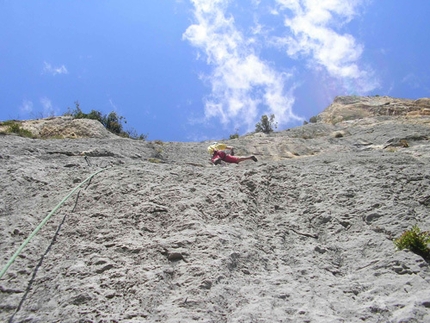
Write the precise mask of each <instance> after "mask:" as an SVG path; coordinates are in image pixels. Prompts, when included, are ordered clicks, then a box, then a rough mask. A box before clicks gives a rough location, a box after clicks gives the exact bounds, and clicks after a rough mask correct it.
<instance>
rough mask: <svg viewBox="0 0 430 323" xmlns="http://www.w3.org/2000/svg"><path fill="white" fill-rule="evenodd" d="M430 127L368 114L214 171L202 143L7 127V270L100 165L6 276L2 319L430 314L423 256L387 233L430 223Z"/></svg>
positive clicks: (3, 200) (0, 224)
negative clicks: (37, 135) (29, 132)
mask: <svg viewBox="0 0 430 323" xmlns="http://www.w3.org/2000/svg"><path fill="white" fill-rule="evenodd" d="M338 100H346V101H345V102H349V101H348V98H345V99H342V98H338ZM363 100H366V98H363ZM393 100H398V99H393ZM344 105H345V106H347V103H344ZM78 137H79V136H78ZM429 138H430V117H429V116H426V115H425V114H422V115H419V116H415V117H413V118H409V117H407V116H398V115H397V116H396V115H395V116H387V115H369V116H367V117H366V118H358V119H350V120H349V121H340V122H335V123H334V124H333V123H324V122H318V123H315V124H307V125H305V126H302V127H298V128H294V129H290V130H286V131H281V132H276V133H273V134H270V135H265V134H251V135H248V136H243V137H240V138H239V139H235V140H230V141H228V143H229V144H232V145H234V146H235V147H236V149H235V150H236V155H248V154H255V155H256V156H257V157H258V159H259V161H258V162H257V163H254V162H252V161H245V162H243V163H240V164H239V165H232V164H229V165H227V164H222V165H220V166H212V165H211V164H210V163H209V161H208V160H209V156H208V154H207V152H206V147H207V146H208V144H209V143H208V142H201V143H179V142H164V143H162V142H158V141H157V142H143V141H134V140H130V139H122V138H118V137H114V138H113V137H112V138H111V137H104V138H103V137H101V138H83V139H44V140H42V139H27V138H21V137H18V136H14V135H0V165H1V167H0V175H1V179H2V180H1V182H0V185H1V189H0V230H1V237H2V239H1V241H0V255H1V258H0V261H1V266H2V267H3V265H4V264H6V262H7V261H8V260H9V259H10V257H11V256H12V255H13V253H14V252H15V251H16V249H17V248H18V247H19V246H20V245H21V243H22V242H23V241H24V240H25V239H26V237H27V236H28V235H29V234H30V233H31V232H32V231H33V230H34V229H35V228H36V226H37V225H38V224H39V223H40V222H41V221H42V220H43V219H44V218H45V216H46V215H47V214H48V213H49V212H51V210H52V209H53V208H54V207H55V206H56V205H57V204H58V203H59V202H60V201H61V200H62V199H63V198H64V197H65V196H66V195H67V194H69V193H70V191H71V190H72V189H73V188H74V187H76V186H77V185H78V184H79V183H81V182H82V181H83V180H84V179H86V178H87V177H88V176H90V175H91V174H93V173H95V172H96V171H98V170H100V169H102V168H104V169H105V170H104V171H103V172H101V173H99V174H97V175H96V176H95V177H94V178H92V180H91V181H90V182H89V184H88V185H84V186H82V188H81V189H80V190H79V191H78V192H77V193H76V194H74V195H73V196H72V197H71V198H70V199H68V200H67V201H66V202H65V203H64V205H63V206H62V207H61V208H59V210H58V211H57V212H56V213H55V214H54V215H53V217H52V218H51V219H50V221H48V223H47V224H46V226H44V227H43V228H42V229H41V230H40V232H39V233H38V234H37V235H36V236H35V238H34V239H33V240H32V241H31V242H30V244H29V245H28V246H27V247H26V248H25V249H24V250H23V252H22V253H21V255H20V256H19V257H18V258H17V260H16V261H15V262H14V263H13V264H12V265H11V267H10V268H9V270H8V271H7V272H6V274H5V275H4V277H3V278H2V279H1V280H0V313H1V314H0V321H2V322H430V292H429V290H430V269H429V264H428V263H427V262H426V261H425V260H424V259H423V258H422V257H420V256H418V255H416V254H414V253H412V252H409V251H396V250H395V247H394V244H393V241H392V240H393V238H395V237H398V236H400V234H401V233H402V232H404V231H405V230H406V229H409V228H410V227H411V226H412V225H414V224H418V226H419V227H420V228H421V229H423V230H430V219H429V210H430V169H429V164H430V144H429V140H428V139H429Z"/></svg>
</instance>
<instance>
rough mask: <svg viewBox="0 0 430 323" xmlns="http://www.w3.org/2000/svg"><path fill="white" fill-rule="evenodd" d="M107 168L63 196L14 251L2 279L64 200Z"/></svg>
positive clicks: (1, 274)
mask: <svg viewBox="0 0 430 323" xmlns="http://www.w3.org/2000/svg"><path fill="white" fill-rule="evenodd" d="M105 169H106V168H103V169H100V170H98V171H97V172H95V173H94V174H92V175H90V176H88V177H87V178H86V179H85V180H84V181H83V182H81V183H80V184H79V185H78V186H76V187H75V188H74V189H73V190H72V191H71V192H70V193H69V194H68V195H67V196H66V197H65V198H63V200H62V201H61V202H60V203H58V205H57V206H56V207H55V208H54V209H53V210H52V211H51V212H50V213H49V214H48V215H47V216H46V217H45V218H44V219H43V221H42V222H40V224H39V225H38V226H37V228H36V229H34V231H33V232H32V233H31V234H30V235H29V236H28V238H27V239H25V241H24V242H23V243H22V244H21V246H20V247H19V248H18V250H17V251H16V252H15V253H14V255H13V256H12V258H10V260H9V261H8V263H7V264H6V266H5V267H4V268H3V269H2V271H1V272H0V279H1V278H2V277H3V275H4V274H5V273H6V271H7V270H8V268H9V267H10V265H12V263H13V262H14V261H15V259H16V257H18V255H19V254H20V253H21V251H22V250H23V249H24V248H25V246H26V245H27V244H28V243H29V242H30V240H31V239H32V238H33V237H34V236H35V235H36V234H37V232H39V230H40V229H41V228H42V227H43V226H44V225H45V223H46V222H48V220H49V219H50V218H51V216H52V215H53V214H54V213H55V212H56V211H57V210H58V209H59V208H60V206H61V205H63V203H64V202H66V201H67V199H68V198H69V197H70V196H72V194H73V193H74V192H76V190H77V189H78V188H80V187H81V186H82V185H83V184H85V183H86V182H88V181H89V180H91V179H92V178H93V177H94V176H96V175H97V174H98V173H101V172H102V171H104V170H105Z"/></svg>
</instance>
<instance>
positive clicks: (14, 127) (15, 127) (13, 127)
mask: <svg viewBox="0 0 430 323" xmlns="http://www.w3.org/2000/svg"><path fill="white" fill-rule="evenodd" d="M5 124H7V125H8V128H7V132H11V133H16V134H17V135H18V136H21V137H28V138H34V136H33V133H32V132H31V131H29V130H27V129H24V128H21V126H20V125H19V123H16V122H13V121H12V122H5Z"/></svg>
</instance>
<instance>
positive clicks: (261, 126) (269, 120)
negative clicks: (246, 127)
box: [255, 114, 278, 134]
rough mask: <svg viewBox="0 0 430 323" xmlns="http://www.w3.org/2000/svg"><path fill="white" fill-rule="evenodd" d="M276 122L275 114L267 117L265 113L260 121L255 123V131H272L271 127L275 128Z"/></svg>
mask: <svg viewBox="0 0 430 323" xmlns="http://www.w3.org/2000/svg"><path fill="white" fill-rule="evenodd" d="M277 127H278V123H277V122H275V115H274V114H271V115H270V117H268V116H267V115H266V114H265V115H263V116H262V117H261V120H260V122H258V123H257V124H256V125H255V132H263V133H267V134H268V133H271V132H273V131H274V129H273V128H275V129H276V128H277Z"/></svg>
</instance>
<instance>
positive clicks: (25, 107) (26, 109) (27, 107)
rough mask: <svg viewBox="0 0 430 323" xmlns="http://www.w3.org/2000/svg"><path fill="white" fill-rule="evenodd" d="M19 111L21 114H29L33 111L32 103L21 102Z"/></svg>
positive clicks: (27, 101)
mask: <svg viewBox="0 0 430 323" xmlns="http://www.w3.org/2000/svg"><path fill="white" fill-rule="evenodd" d="M19 110H20V111H21V112H22V113H31V112H32V111H33V102H31V101H29V100H23V101H22V104H21V106H20V107H19Z"/></svg>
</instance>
